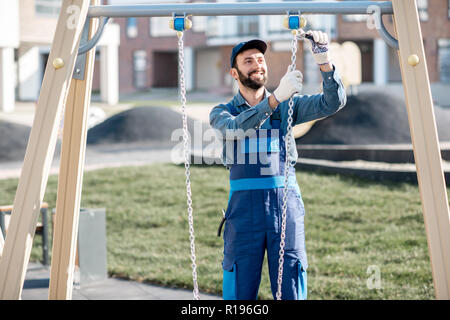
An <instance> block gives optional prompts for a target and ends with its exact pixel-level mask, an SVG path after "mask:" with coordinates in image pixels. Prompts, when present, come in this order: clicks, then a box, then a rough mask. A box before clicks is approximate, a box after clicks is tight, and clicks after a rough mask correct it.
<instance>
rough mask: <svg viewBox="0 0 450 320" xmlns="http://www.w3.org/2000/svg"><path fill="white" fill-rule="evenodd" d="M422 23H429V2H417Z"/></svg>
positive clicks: (423, 0) (426, 0) (422, 0)
mask: <svg viewBox="0 0 450 320" xmlns="http://www.w3.org/2000/svg"><path fill="white" fill-rule="evenodd" d="M416 3H417V10H418V11H419V19H420V21H428V0H416Z"/></svg>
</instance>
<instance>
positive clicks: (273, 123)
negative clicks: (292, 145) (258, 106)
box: [270, 108, 281, 129]
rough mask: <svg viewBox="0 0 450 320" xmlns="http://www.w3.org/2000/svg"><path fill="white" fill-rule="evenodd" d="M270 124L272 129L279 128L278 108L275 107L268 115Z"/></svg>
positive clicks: (279, 116)
mask: <svg viewBox="0 0 450 320" xmlns="http://www.w3.org/2000/svg"><path fill="white" fill-rule="evenodd" d="M270 124H271V126H272V129H280V127H281V112H280V108H276V109H275V111H274V112H273V113H272V115H271V116H270Z"/></svg>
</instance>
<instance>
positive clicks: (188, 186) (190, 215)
mask: <svg viewBox="0 0 450 320" xmlns="http://www.w3.org/2000/svg"><path fill="white" fill-rule="evenodd" d="M177 35H178V69H179V78H180V79H179V81H180V96H181V111H182V114H183V151H184V168H185V175H186V195H187V206H188V221H189V240H190V242H191V261H192V280H193V283H194V290H193V294H194V300H199V299H200V297H199V293H198V284H197V265H196V263H195V260H196V257H195V233H194V217H193V209H192V191H191V178H190V177H191V173H190V170H189V168H190V165H189V163H190V149H189V131H188V127H187V114H186V82H185V76H184V75H185V72H184V43H183V32H181V31H179V32H177Z"/></svg>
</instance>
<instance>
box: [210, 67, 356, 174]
mask: <svg viewBox="0 0 450 320" xmlns="http://www.w3.org/2000/svg"><path fill="white" fill-rule="evenodd" d="M321 73H322V78H323V93H319V94H314V95H294V98H293V101H294V106H293V116H292V126H294V125H297V124H300V123H303V122H308V121H312V120H316V119H320V118H325V117H328V116H330V115H332V114H334V113H336V112H337V111H339V110H340V109H341V108H343V107H344V106H345V104H346V102H347V96H346V93H345V88H344V85H343V84H342V80H341V77H340V75H339V73H338V70H336V68H335V66H333V70H332V71H329V72H324V71H321ZM269 96H270V93H269V91H267V89H266V91H265V97H264V98H263V100H262V101H261V102H260V103H259V104H257V105H255V106H253V107H252V106H250V105H249V104H248V102H247V101H246V100H245V99H244V98H243V97H242V95H241V93H240V92H238V93H237V94H236V95H235V96H234V97H233V99H232V100H231V101H230V102H229V103H230V104H232V105H233V106H234V107H235V108H236V110H238V111H239V112H240V114H239V115H237V116H233V115H232V114H230V112H229V111H228V109H227V107H226V104H220V105H218V106H215V107H214V108H213V109H212V110H211V112H210V114H209V123H210V125H211V126H212V127H213V128H214V129H216V130H218V133H219V134H220V136H221V137H222V139H223V152H222V162H223V164H224V165H225V166H226V164H227V163H232V162H230V161H232V159H227V154H226V145H227V143H226V139H227V137H229V136H233V135H229V133H230V132H233V131H238V130H239V129H241V130H243V131H244V132H250V131H252V132H254V131H253V130H251V129H254V130H258V129H271V128H272V127H271V125H270V121H266V120H267V119H269V118H270V116H271V115H272V113H273V111H274V110H272V108H271V107H270V106H269ZM288 102H289V100H286V101H283V102H281V103H280V104H279V105H278V107H277V108H278V109H280V113H281V126H280V129H281V130H283V132H286V131H287V122H288V120H287V119H288V109H289V105H288ZM227 133H228V135H227ZM288 138H289V139H291V141H290V145H291V148H290V151H289V161H291V162H292V163H296V162H297V158H298V153H297V148H296V147H292V146H295V145H296V144H295V139H294V135H293V134H291V135H290V137H288ZM233 139H236V136H234V137H233Z"/></svg>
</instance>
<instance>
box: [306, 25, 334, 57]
mask: <svg viewBox="0 0 450 320" xmlns="http://www.w3.org/2000/svg"><path fill="white" fill-rule="evenodd" d="M306 34H309V35H311V36H312V37H313V39H314V41H313V40H311V39H305V46H306V47H308V48H309V50H311V53H312V55H313V57H314V60H316V62H317V64H318V65H322V64H327V63H329V62H330V61H331V58H330V54H329V51H328V36H327V34H326V33H324V32H322V31H311V30H309V31H307V32H306Z"/></svg>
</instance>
